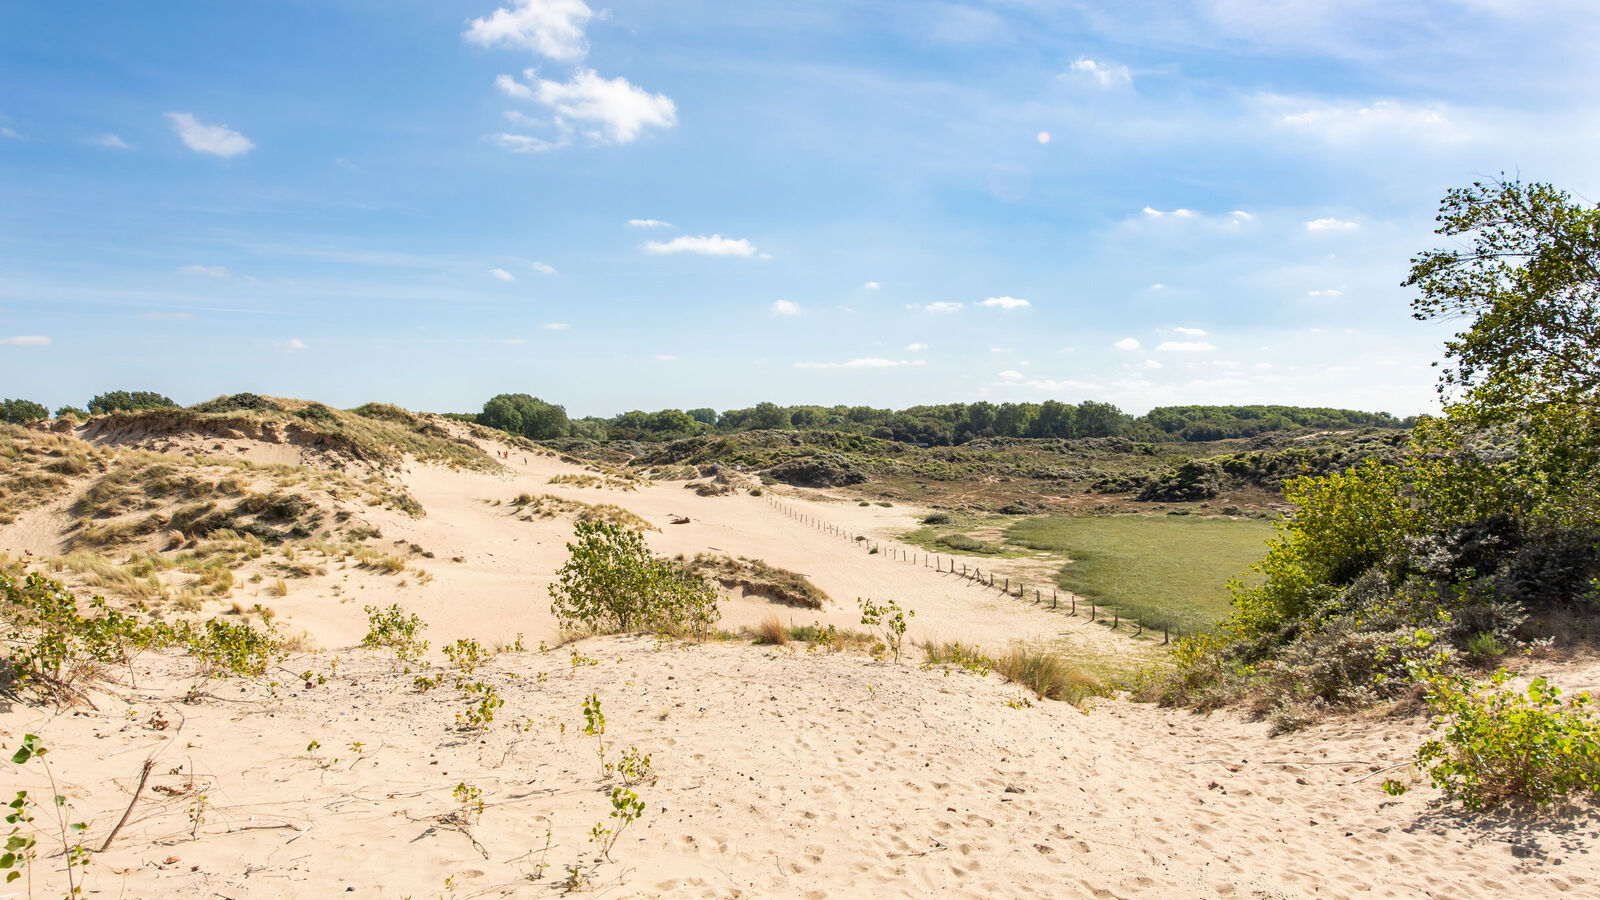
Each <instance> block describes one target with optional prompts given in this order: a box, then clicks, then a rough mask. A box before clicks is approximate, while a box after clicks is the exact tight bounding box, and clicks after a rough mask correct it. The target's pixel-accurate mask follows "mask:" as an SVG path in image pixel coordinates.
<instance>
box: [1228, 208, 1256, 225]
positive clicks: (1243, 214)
mask: <svg viewBox="0 0 1600 900" xmlns="http://www.w3.org/2000/svg"><path fill="white" fill-rule="evenodd" d="M1228 215H1230V216H1233V217H1234V218H1235V219H1243V220H1244V221H1246V222H1248V221H1250V220H1251V219H1254V218H1255V216H1252V215H1250V214H1249V213H1247V212H1245V211H1244V210H1242V209H1236V210H1234V211H1233V212H1231V213H1229V214H1228Z"/></svg>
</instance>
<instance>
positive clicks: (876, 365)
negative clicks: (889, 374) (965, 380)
mask: <svg viewBox="0 0 1600 900" xmlns="http://www.w3.org/2000/svg"><path fill="white" fill-rule="evenodd" d="M926 363H927V361H926V360H921V359H879V358H877V357H868V358H862V359H852V360H849V361H848V362H797V363H795V364H794V365H795V368H797V369H898V368H900V367H902V366H921V365H926Z"/></svg>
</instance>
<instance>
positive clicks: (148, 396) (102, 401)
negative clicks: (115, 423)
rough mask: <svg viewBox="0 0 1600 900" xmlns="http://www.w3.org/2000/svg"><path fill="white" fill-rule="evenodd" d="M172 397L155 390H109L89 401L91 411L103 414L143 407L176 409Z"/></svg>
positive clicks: (133, 410)
mask: <svg viewBox="0 0 1600 900" xmlns="http://www.w3.org/2000/svg"><path fill="white" fill-rule="evenodd" d="M177 405H178V404H177V403H174V402H173V400H172V398H171V397H168V396H165V395H162V394H158V393H156V392H155V391H107V392H106V393H104V394H97V395H95V397H94V399H92V400H90V401H89V412H91V413H94V414H95V415H101V414H104V413H111V412H136V411H138V410H141V409H174V408H176V407H177Z"/></svg>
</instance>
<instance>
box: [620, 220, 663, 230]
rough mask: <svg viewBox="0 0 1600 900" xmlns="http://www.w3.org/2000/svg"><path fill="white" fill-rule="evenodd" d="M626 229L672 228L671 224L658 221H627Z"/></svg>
mask: <svg viewBox="0 0 1600 900" xmlns="http://www.w3.org/2000/svg"><path fill="white" fill-rule="evenodd" d="M628 227H629V228H671V227H672V223H671V222H663V221H661V220H660V219H629V220H628Z"/></svg>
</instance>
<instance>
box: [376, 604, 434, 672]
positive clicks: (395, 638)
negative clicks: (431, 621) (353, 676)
mask: <svg viewBox="0 0 1600 900" xmlns="http://www.w3.org/2000/svg"><path fill="white" fill-rule="evenodd" d="M365 609H366V613H367V636H366V637H364V638H362V639H361V646H363V647H371V648H374V649H388V650H393V651H394V655H395V658H396V659H397V660H399V661H400V662H402V663H404V664H405V665H406V671H410V669H411V666H412V665H417V664H421V662H422V655H423V654H424V653H427V652H428V642H427V641H425V640H423V639H422V637H421V636H420V635H421V634H422V632H424V631H426V630H427V629H428V625H427V623H426V622H423V621H422V617H421V616H418V615H417V614H416V613H407V612H406V611H405V610H404V609H403V608H402V607H401V606H400V604H398V603H393V604H390V606H389V608H388V609H382V608H379V607H376V606H367V607H365Z"/></svg>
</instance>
